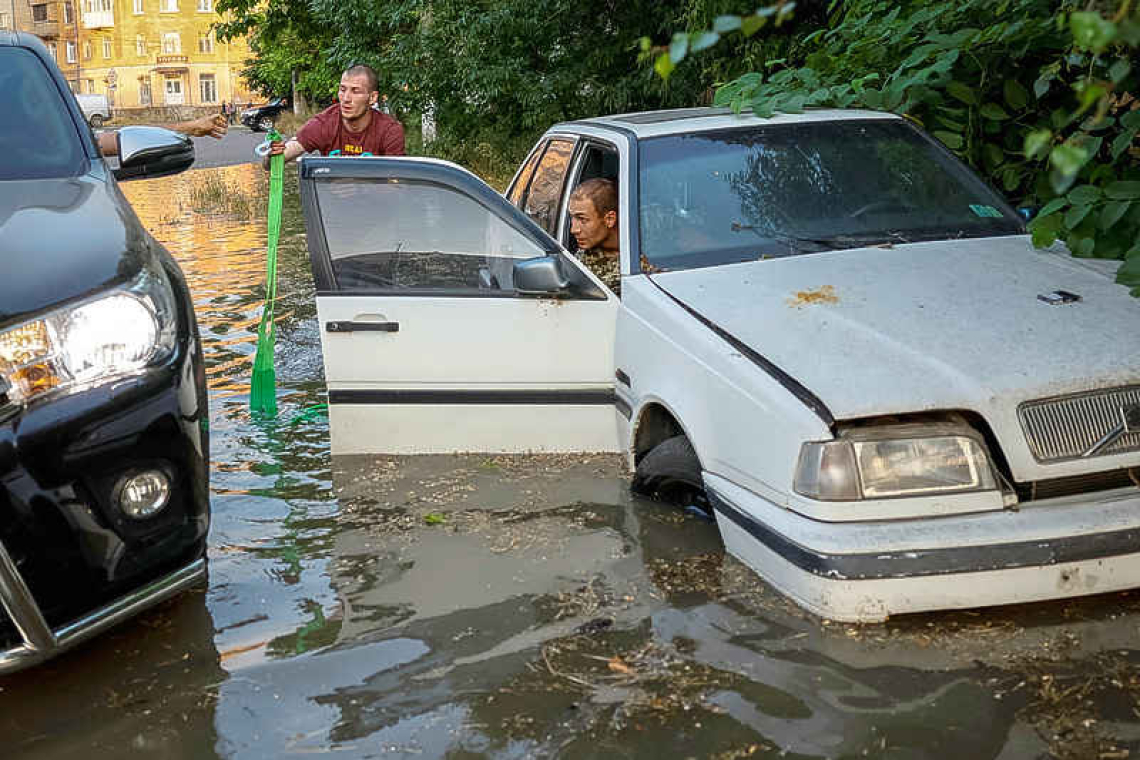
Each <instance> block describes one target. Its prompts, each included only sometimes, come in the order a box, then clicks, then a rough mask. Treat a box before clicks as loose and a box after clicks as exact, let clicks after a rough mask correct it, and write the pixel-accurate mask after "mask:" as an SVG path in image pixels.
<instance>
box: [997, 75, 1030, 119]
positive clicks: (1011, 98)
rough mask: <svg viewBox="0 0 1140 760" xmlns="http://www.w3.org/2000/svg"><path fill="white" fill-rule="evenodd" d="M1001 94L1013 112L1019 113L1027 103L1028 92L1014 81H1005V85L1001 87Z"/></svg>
mask: <svg viewBox="0 0 1140 760" xmlns="http://www.w3.org/2000/svg"><path fill="white" fill-rule="evenodd" d="M1002 94H1004V95H1005V102H1006V103H1008V104H1009V107H1010V108H1012V109H1013V110H1015V111H1020V110H1021V109H1022V108H1025V106H1026V105H1027V104H1028V103H1029V92H1028V90H1026V89H1025V88H1024V87H1022V86H1021V83H1019V82H1018V81H1017V80H1016V79H1007V80H1005V84H1004V85H1002Z"/></svg>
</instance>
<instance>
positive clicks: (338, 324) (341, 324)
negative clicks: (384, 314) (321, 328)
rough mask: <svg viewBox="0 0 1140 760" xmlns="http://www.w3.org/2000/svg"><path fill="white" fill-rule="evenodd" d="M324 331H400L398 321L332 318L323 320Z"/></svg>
mask: <svg viewBox="0 0 1140 760" xmlns="http://www.w3.org/2000/svg"><path fill="white" fill-rule="evenodd" d="M325 332H342V333H344V332H400V323H399V322H353V321H352V320H333V321H331V322H325Z"/></svg>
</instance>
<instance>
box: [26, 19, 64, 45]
mask: <svg viewBox="0 0 1140 760" xmlns="http://www.w3.org/2000/svg"><path fill="white" fill-rule="evenodd" d="M32 33H33V34H34V35H36V36H37V37H39V38H41V39H45V40H54V39H55V38H56V37H58V36H59V22H58V21H56V20H55V19H47V20H46V21H34V22H32Z"/></svg>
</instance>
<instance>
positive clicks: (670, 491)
mask: <svg viewBox="0 0 1140 760" xmlns="http://www.w3.org/2000/svg"><path fill="white" fill-rule="evenodd" d="M630 487H631V488H632V489H633V490H634V491H635V492H637V493H641V494H645V495H646V496H652V497H653V498H655V499H660V500H661V501H665V502H669V503H670V504H676V505H678V506H682V507H684V506H689V505H695V506H697V507H700V508H701V509H702V510H704V511H705V512H708V511H709V503H708V496H707V495H706V494H705V484H704V479H703V478H702V477H701V460H700V459H699V458H698V457H697V452H695V451H694V450H693V444H691V443H689V439H688V438H687V437H686V436H683V435H677V436H673V437H672V438H667V439H666V440H664V441H662V442H661V443H659V444H657V445H656V446H654V447H653V448H652V449H650V450H649V453H648V454H646V455H645V456H644V457H642V458H641V461H640V462H638V463H637V468H636V470H635V472H634V476H633V483H632V484H631V486H630Z"/></svg>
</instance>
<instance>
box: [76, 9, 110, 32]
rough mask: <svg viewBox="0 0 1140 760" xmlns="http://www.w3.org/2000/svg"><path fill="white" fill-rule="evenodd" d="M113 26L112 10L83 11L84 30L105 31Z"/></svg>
mask: <svg viewBox="0 0 1140 760" xmlns="http://www.w3.org/2000/svg"><path fill="white" fill-rule="evenodd" d="M114 25H115V11H114V10H96V11H87V10H85V11H83V28H84V29H107V28H110V27H113V26H114Z"/></svg>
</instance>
